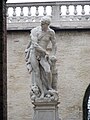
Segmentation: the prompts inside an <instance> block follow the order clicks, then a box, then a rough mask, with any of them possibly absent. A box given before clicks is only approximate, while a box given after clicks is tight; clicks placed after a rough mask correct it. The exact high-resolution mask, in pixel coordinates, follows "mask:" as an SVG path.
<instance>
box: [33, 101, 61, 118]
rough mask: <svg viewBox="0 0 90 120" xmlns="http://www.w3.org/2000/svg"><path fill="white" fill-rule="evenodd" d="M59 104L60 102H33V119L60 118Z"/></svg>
mask: <svg viewBox="0 0 90 120" xmlns="http://www.w3.org/2000/svg"><path fill="white" fill-rule="evenodd" d="M58 104H59V102H33V105H34V115H33V120H60V118H59V115H58Z"/></svg>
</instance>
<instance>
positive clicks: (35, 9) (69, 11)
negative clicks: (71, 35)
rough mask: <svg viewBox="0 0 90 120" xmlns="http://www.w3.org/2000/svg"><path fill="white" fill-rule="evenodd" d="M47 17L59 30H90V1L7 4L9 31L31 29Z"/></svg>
mask: <svg viewBox="0 0 90 120" xmlns="http://www.w3.org/2000/svg"><path fill="white" fill-rule="evenodd" d="M45 15H48V16H50V17H51V20H52V22H51V26H52V27H55V28H58V29H63V28H64V29H65V28H90V0H79V1H54V2H27V3H26V2H25V3H7V29H8V30H22V29H26V30H27V29H31V28H33V27H35V26H37V25H39V24H40V19H41V17H42V16H45Z"/></svg>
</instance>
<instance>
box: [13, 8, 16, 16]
mask: <svg viewBox="0 0 90 120" xmlns="http://www.w3.org/2000/svg"><path fill="white" fill-rule="evenodd" d="M15 16H16V7H13V17H15Z"/></svg>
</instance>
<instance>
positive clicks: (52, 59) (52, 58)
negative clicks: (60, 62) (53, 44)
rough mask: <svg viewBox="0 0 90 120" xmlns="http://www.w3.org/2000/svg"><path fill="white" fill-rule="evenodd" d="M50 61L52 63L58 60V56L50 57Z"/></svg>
mask: <svg viewBox="0 0 90 120" xmlns="http://www.w3.org/2000/svg"><path fill="white" fill-rule="evenodd" d="M49 59H50V60H51V61H52V62H53V61H56V60H57V59H56V56H54V55H52V56H50V57H49Z"/></svg>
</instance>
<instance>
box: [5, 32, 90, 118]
mask: <svg viewBox="0 0 90 120" xmlns="http://www.w3.org/2000/svg"><path fill="white" fill-rule="evenodd" d="M7 37H8V40H7V42H8V46H7V47H8V49H7V51H8V64H7V65H8V66H7V67H8V74H7V75H8V119H9V120H31V118H32V113H33V111H32V104H31V101H30V98H29V91H30V88H29V86H30V84H31V80H30V75H29V74H28V71H27V69H26V67H25V60H24V58H25V56H24V50H25V48H26V45H27V43H28V42H29V32H28V31H12V32H8V36H7ZM56 40H57V50H58V51H57V54H56V57H57V67H58V81H57V83H58V84H57V85H58V88H57V89H58V92H59V100H60V105H59V108H60V109H59V115H60V118H61V119H63V120H82V104H83V103H82V102H83V97H84V93H85V90H86V88H87V86H88V84H89V83H90V73H89V71H90V31H89V30H71V31H70V30H62V31H61V30H60V31H57V32H56Z"/></svg>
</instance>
